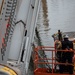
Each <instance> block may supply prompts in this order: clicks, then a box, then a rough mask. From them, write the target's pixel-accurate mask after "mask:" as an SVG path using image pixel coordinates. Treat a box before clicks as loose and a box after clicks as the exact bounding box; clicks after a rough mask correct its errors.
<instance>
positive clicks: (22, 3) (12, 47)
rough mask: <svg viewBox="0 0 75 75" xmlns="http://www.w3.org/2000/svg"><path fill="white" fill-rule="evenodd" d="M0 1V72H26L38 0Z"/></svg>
mask: <svg viewBox="0 0 75 75" xmlns="http://www.w3.org/2000/svg"><path fill="white" fill-rule="evenodd" d="M1 2H2V3H1V6H0V34H1V35H0V36H1V38H0V49H1V50H0V64H1V65H0V73H2V74H5V75H13V73H14V75H27V74H28V67H29V62H30V57H31V52H32V44H33V42H34V33H35V28H36V24H37V18H38V13H39V8H40V2H41V0H1ZM1 28H2V29H1ZM11 71H12V73H11Z"/></svg>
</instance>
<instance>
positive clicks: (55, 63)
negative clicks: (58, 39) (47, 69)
mask: <svg viewBox="0 0 75 75" xmlns="http://www.w3.org/2000/svg"><path fill="white" fill-rule="evenodd" d="M42 48H44V49H42ZM46 48H48V49H46ZM50 48H55V47H40V46H39V47H37V48H35V50H34V51H35V54H34V64H35V65H37V66H36V69H37V68H38V64H52V73H53V70H54V67H53V66H55V65H73V64H70V63H67V62H66V63H62V62H61V63H60V62H56V61H57V60H56V58H55V57H53V53H56V51H60V52H74V50H72V49H71V50H52V49H50ZM39 50H43V51H48V52H52V58H39V56H38V51H39ZM39 60H52V61H51V62H40V61H39ZM54 60H55V61H54Z"/></svg>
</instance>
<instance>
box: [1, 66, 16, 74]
mask: <svg viewBox="0 0 75 75" xmlns="http://www.w3.org/2000/svg"><path fill="white" fill-rule="evenodd" d="M0 71H2V72H6V73H8V74H9V75H17V73H16V72H15V71H14V70H12V69H10V68H8V67H3V68H1V69H0Z"/></svg>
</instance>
